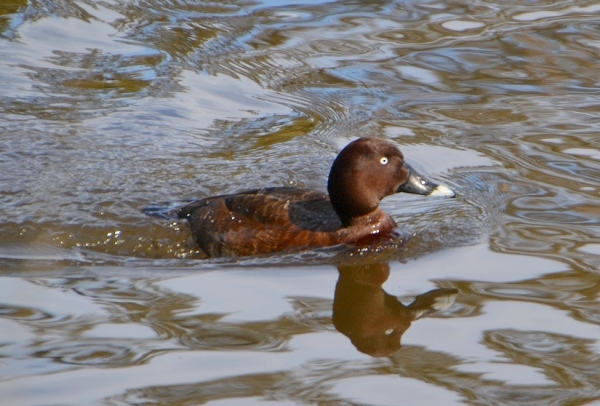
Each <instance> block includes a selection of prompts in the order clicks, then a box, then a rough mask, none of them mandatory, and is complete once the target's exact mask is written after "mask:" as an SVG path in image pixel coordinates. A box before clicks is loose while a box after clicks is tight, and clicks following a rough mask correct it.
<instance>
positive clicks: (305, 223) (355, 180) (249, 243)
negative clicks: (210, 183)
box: [176, 137, 456, 258]
mask: <svg viewBox="0 0 600 406" xmlns="http://www.w3.org/2000/svg"><path fill="white" fill-rule="evenodd" d="M400 192H404V193H412V194H419V195H425V196H441V197H455V196H456V193H455V192H454V191H453V190H452V189H450V188H448V187H447V186H444V185H441V184H437V183H434V182H431V181H429V180H427V179H425V178H424V177H423V176H421V175H420V174H419V173H418V172H417V171H416V170H414V169H413V168H412V167H411V166H410V165H408V164H407V163H406V162H405V161H404V155H403V154H402V152H401V151H400V149H399V148H398V147H397V146H396V145H394V144H393V143H392V142H390V141H388V140H386V139H383V138H375V137H373V138H367V137H365V138H358V139H356V140H354V141H352V142H350V143H349V144H348V145H347V146H346V147H344V148H343V149H342V150H341V152H340V153H339V154H338V156H337V157H336V158H335V160H334V161H333V164H332V166H331V170H330V172H329V178H328V181H327V193H324V192H321V191H318V190H312V189H303V188H295V187H266V188H260V189H252V190H246V191H242V192H239V193H233V194H224V195H218V196H210V197H206V198H203V199H201V200H197V201H194V202H192V203H189V204H187V205H186V206H184V207H181V208H180V209H178V210H176V214H177V217H178V218H179V219H181V220H185V221H187V222H188V223H189V226H190V229H191V233H192V237H193V239H195V241H196V243H197V245H198V247H199V248H200V249H201V250H202V251H203V252H204V253H205V254H206V256H208V257H209V258H217V257H242V256H255V255H265V254H274V253H280V252H285V253H292V252H300V251H307V250H311V249H316V248H321V247H330V246H336V245H357V246H365V245H367V246H368V245H370V244H372V243H374V242H376V241H384V240H389V241H391V240H393V239H394V238H396V237H398V225H397V224H396V221H395V220H394V219H393V218H392V216H390V215H389V214H387V213H386V212H384V211H383V210H382V209H381V208H380V206H379V203H380V202H381V200H382V199H383V198H385V197H386V196H389V195H392V194H395V193H400Z"/></svg>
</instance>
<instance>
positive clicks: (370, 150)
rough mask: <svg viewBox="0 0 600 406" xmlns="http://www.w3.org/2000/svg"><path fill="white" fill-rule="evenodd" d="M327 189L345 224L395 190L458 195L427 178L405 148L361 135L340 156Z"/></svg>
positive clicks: (368, 210)
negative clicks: (408, 158)
mask: <svg viewBox="0 0 600 406" xmlns="http://www.w3.org/2000/svg"><path fill="white" fill-rule="evenodd" d="M327 191H328V193H329V198H330V199H331V204H332V205H333V208H334V209H335V211H336V213H337V214H338V216H339V217H340V219H341V220H342V224H344V226H348V225H349V224H351V223H352V220H353V219H355V218H358V217H361V216H364V215H367V214H369V213H371V212H373V211H374V210H376V209H377V208H378V207H379V203H380V202H381V200H382V199H383V198H384V197H386V196H389V195H391V194H394V193H400V192H406V193H413V194H420V195H426V196H443V197H454V196H456V194H455V193H454V191H452V190H451V189H449V188H448V187H446V186H444V185H438V184H436V183H433V182H430V181H428V180H426V179H425V178H424V177H423V176H421V175H420V174H419V173H417V172H416V171H415V170H414V169H413V168H411V167H410V166H409V165H408V164H406V163H405V162H404V156H403V155H402V152H401V151H400V150H399V149H398V148H397V147H396V146H395V145H394V144H392V143H391V142H389V141H386V140H383V139H380V138H359V139H357V140H355V141H352V142H351V143H350V144H348V145H347V146H346V147H345V148H344V149H343V150H342V151H341V152H340V153H339V155H338V156H337V158H336V159H335V161H334V162H333V165H332V166H331V171H330V172H329V181H328V183H327Z"/></svg>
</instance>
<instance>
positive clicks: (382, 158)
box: [379, 156, 389, 165]
mask: <svg viewBox="0 0 600 406" xmlns="http://www.w3.org/2000/svg"><path fill="white" fill-rule="evenodd" d="M388 162H389V160H388V159H387V158H386V157H384V156H382V157H381V158H379V163H380V164H381V165H387V164H388Z"/></svg>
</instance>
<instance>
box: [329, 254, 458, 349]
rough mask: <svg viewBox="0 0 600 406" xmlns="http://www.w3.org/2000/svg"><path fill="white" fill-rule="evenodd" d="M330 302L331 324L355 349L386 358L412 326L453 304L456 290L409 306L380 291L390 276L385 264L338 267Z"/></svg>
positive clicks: (433, 293)
mask: <svg viewBox="0 0 600 406" xmlns="http://www.w3.org/2000/svg"><path fill="white" fill-rule="evenodd" d="M338 270H339V273H340V278H339V280H338V283H337V285H336V287H335V297H334V299H333V324H334V325H335V328H336V329H338V331H340V332H341V333H343V334H345V335H346V336H348V338H350V340H351V341H352V344H354V346H356V348H357V349H358V350H359V351H361V352H364V353H366V354H369V355H373V356H378V357H382V356H387V355H390V354H391V353H393V352H395V351H397V350H398V349H400V347H401V345H400V339H401V337H402V335H403V334H404V332H405V331H406V330H407V329H408V328H409V327H410V325H411V323H412V322H413V321H415V320H417V319H419V318H421V317H423V316H426V315H428V314H430V313H432V312H434V311H436V310H442V309H445V308H447V307H449V306H450V305H452V303H453V302H454V298H455V297H456V295H457V294H458V290H456V289H434V290H431V291H429V292H426V293H423V294H421V295H419V296H417V297H416V298H415V300H414V301H413V302H412V303H411V304H409V305H408V306H405V305H403V304H402V303H401V302H400V301H399V300H398V299H397V298H396V297H394V296H392V295H390V294H388V293H387V292H386V291H384V290H383V289H382V285H383V284H384V283H385V281H386V280H387V279H388V277H389V275H390V266H389V265H388V264H368V265H340V266H339V268H338Z"/></svg>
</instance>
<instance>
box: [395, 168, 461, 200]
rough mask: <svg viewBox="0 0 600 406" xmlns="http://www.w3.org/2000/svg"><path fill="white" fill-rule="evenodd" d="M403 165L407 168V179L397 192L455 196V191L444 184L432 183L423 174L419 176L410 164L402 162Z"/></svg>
mask: <svg viewBox="0 0 600 406" xmlns="http://www.w3.org/2000/svg"><path fill="white" fill-rule="evenodd" d="M404 167H405V168H406V169H408V173H409V175H408V179H407V180H406V182H404V183H403V184H402V185H400V187H399V188H398V190H397V191H396V192H397V193H399V192H405V193H413V194H416V195H424V196H437V197H455V196H456V193H454V190H452V189H450V188H449V187H447V186H444V185H438V184H437V183H433V182H431V181H429V180H427V179H425V178H424V177H423V176H421V175H420V174H419V173H418V172H417V171H415V170H414V169H413V168H412V167H411V166H410V165H408V164H407V163H406V162H405V163H404Z"/></svg>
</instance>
